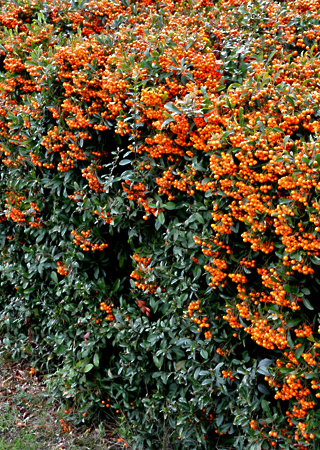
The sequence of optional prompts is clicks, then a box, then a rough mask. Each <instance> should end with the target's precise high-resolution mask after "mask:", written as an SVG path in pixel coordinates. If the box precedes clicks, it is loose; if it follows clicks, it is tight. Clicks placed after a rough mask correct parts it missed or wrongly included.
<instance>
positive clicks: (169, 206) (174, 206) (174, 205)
mask: <svg viewBox="0 0 320 450" xmlns="http://www.w3.org/2000/svg"><path fill="white" fill-rule="evenodd" d="M163 206H164V208H166V209H169V210H172V209H175V208H176V204H175V203H173V202H168V203H165V204H164V205H163Z"/></svg>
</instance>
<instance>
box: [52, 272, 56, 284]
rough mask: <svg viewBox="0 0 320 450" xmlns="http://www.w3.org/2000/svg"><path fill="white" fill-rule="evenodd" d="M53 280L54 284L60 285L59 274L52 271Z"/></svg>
mask: <svg viewBox="0 0 320 450" xmlns="http://www.w3.org/2000/svg"><path fill="white" fill-rule="evenodd" d="M51 280H52V281H53V282H54V283H56V284H57V283H58V275H57V272H54V271H52V272H51Z"/></svg>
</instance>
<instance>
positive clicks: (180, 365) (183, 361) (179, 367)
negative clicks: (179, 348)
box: [176, 359, 187, 370]
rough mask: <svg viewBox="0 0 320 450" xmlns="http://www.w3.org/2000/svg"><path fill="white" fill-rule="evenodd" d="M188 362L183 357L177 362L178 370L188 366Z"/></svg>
mask: <svg viewBox="0 0 320 450" xmlns="http://www.w3.org/2000/svg"><path fill="white" fill-rule="evenodd" d="M186 362H187V360H186V359H182V360H181V361H178V362H177V364H176V370H181V369H184V368H185V366H186Z"/></svg>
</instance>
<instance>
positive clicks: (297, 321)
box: [287, 319, 301, 328]
mask: <svg viewBox="0 0 320 450" xmlns="http://www.w3.org/2000/svg"><path fill="white" fill-rule="evenodd" d="M300 322H301V319H294V320H290V321H289V322H288V323H287V327H288V328H293V327H296V326H297V325H299V323H300Z"/></svg>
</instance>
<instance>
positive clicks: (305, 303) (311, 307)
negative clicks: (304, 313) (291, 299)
mask: <svg viewBox="0 0 320 450" xmlns="http://www.w3.org/2000/svg"><path fill="white" fill-rule="evenodd" d="M302 303H303V304H304V306H305V307H306V308H307V309H310V311H312V310H313V309H314V307H313V306H312V305H311V303H310V302H309V300H307V299H306V298H305V297H303V298H302Z"/></svg>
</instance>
